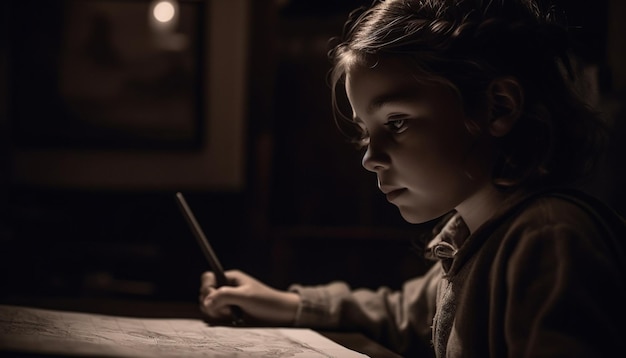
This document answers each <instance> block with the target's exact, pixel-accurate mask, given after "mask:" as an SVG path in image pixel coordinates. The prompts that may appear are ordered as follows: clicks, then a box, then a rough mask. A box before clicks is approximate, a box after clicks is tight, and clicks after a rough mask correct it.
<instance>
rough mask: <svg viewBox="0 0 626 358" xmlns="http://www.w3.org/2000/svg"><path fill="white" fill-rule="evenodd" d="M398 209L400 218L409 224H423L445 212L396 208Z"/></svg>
mask: <svg viewBox="0 0 626 358" xmlns="http://www.w3.org/2000/svg"><path fill="white" fill-rule="evenodd" d="M398 209H399V210H400V215H401V216H402V218H403V219H404V220H405V221H406V222H408V223H409V224H424V223H426V222H429V221H431V220H435V219H437V218H439V217H441V216H442V215H444V214H445V212H444V213H439V212H434V211H433V212H430V211H427V210H415V209H409V208H406V207H398Z"/></svg>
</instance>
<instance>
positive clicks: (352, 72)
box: [346, 57, 448, 114]
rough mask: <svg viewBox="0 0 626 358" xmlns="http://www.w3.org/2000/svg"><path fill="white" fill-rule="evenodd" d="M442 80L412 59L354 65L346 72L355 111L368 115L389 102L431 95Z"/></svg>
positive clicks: (347, 84) (438, 89) (440, 86)
mask: <svg viewBox="0 0 626 358" xmlns="http://www.w3.org/2000/svg"><path fill="white" fill-rule="evenodd" d="M443 83H444V82H443V81H436V80H435V78H434V76H427V75H426V74H425V73H423V72H422V71H420V70H419V68H418V67H417V66H416V65H415V63H414V62H412V61H411V60H410V59H406V58H395V57H394V58H382V59H380V60H378V61H376V62H375V63H374V64H372V65H366V64H354V65H353V66H351V67H350V68H349V69H348V71H346V93H347V95H348V99H349V101H350V104H351V105H352V108H353V111H355V112H363V113H360V114H366V113H367V112H371V111H373V110H374V109H376V108H377V107H379V106H381V105H383V104H385V103H388V102H398V101H405V100H415V99H416V98H420V97H424V96H428V92H431V91H432V90H433V89H435V88H437V91H435V92H441V89H442V88H443V87H448V86H444V84H443Z"/></svg>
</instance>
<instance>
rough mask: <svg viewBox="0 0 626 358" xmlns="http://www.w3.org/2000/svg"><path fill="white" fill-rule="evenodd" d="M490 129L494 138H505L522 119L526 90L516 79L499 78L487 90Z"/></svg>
mask: <svg viewBox="0 0 626 358" xmlns="http://www.w3.org/2000/svg"><path fill="white" fill-rule="evenodd" d="M487 106H488V107H487V110H488V113H489V123H488V129H489V133H491V135H492V136H494V137H503V136H505V135H506V134H507V133H509V132H510V131H511V129H512V128H513V126H514V125H515V123H516V122H517V120H518V119H519V118H520V116H521V114H522V110H523V106H524V90H523V88H522V85H521V84H520V83H519V81H518V80H517V79H516V78H514V77H498V78H496V79H494V80H493V81H491V83H490V84H489V87H488V88H487Z"/></svg>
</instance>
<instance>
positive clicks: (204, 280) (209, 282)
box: [200, 271, 215, 295]
mask: <svg viewBox="0 0 626 358" xmlns="http://www.w3.org/2000/svg"><path fill="white" fill-rule="evenodd" d="M211 287H215V275H214V274H213V272H211V271H206V272H204V273H203V274H202V276H200V294H201V295H207V294H208V293H209V289H210V288H211Z"/></svg>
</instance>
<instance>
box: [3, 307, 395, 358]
mask: <svg viewBox="0 0 626 358" xmlns="http://www.w3.org/2000/svg"><path fill="white" fill-rule="evenodd" d="M0 303H1V304H12V305H21V306H28V307H37V308H46V309H54V310H63V311H74V312H87V313H97V314H107V315H117V316H129V317H140V318H189V319H201V318H202V316H201V314H200V311H199V308H198V305H197V303H195V302H169V301H168V302H155V301H141V300H121V299H103V298H64V297H59V298H44V299H39V298H21V299H19V300H10V301H8V302H0ZM318 333H320V334H321V335H323V336H325V337H327V338H329V339H331V340H333V341H335V342H337V343H339V344H341V345H343V346H344V347H347V348H349V349H352V350H354V351H357V352H360V353H363V354H366V355H368V356H369V357H372V358H398V357H401V356H400V355H398V354H396V353H394V352H392V351H391V350H389V349H387V348H385V347H384V346H382V345H380V344H378V343H377V342H375V341H373V340H371V339H369V338H367V337H366V336H364V335H363V334H360V333H354V332H335V331H319V332H318ZM5 356H7V355H6V353H2V352H0V357H5ZM27 356H29V357H35V356H36V355H27Z"/></svg>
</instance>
